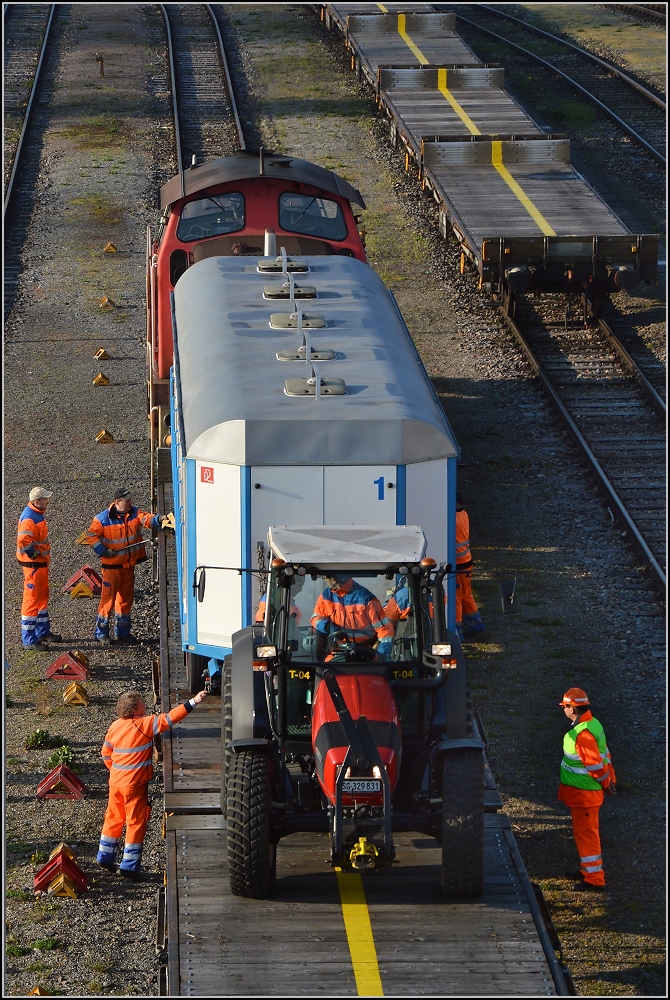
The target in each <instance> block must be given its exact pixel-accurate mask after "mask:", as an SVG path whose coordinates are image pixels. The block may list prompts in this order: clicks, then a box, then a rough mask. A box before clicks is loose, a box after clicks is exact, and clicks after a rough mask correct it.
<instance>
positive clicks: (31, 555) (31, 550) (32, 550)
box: [26, 545, 37, 559]
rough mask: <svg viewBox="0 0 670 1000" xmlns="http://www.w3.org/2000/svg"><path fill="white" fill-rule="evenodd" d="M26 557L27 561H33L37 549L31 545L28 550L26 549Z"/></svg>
mask: <svg viewBox="0 0 670 1000" xmlns="http://www.w3.org/2000/svg"><path fill="white" fill-rule="evenodd" d="M26 555H27V556H28V558H29V559H34V558H35V556H36V555H37V549H36V548H35V547H34V546H33V545H31V546H30V548H29V549H26Z"/></svg>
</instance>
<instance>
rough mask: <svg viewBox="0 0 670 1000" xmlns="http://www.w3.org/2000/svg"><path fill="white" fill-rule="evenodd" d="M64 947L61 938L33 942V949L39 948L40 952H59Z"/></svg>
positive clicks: (41, 939)
mask: <svg viewBox="0 0 670 1000" xmlns="http://www.w3.org/2000/svg"><path fill="white" fill-rule="evenodd" d="M62 947H63V942H62V941H61V939H60V938H55V937H46V938H39V939H38V940H37V941H33V948H37V950H38V951H57V950H58V949H59V948H62Z"/></svg>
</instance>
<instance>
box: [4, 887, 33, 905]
mask: <svg viewBox="0 0 670 1000" xmlns="http://www.w3.org/2000/svg"><path fill="white" fill-rule="evenodd" d="M5 896H6V897H7V899H17V900H18V901H19V902H20V903H29V902H30V900H31V899H34V895H33V893H32V892H28V891H27V890H26V889H7V891H6V893H5Z"/></svg>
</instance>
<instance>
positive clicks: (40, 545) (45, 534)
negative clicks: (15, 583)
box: [16, 486, 61, 649]
mask: <svg viewBox="0 0 670 1000" xmlns="http://www.w3.org/2000/svg"><path fill="white" fill-rule="evenodd" d="M52 496H53V493H52V492H51V490H45V489H44V487H43V486H35V487H34V488H33V489H32V490H31V491H30V495H29V497H28V501H29V502H28V506H27V507H25V508H24V509H23V512H22V514H21V517H20V518H19V527H18V533H17V541H16V558H17V560H18V562H19V564H20V566H21V569H22V570H23V602H22V604H21V641H22V642H23V645H24V646H25V647H26V648H27V649H48V648H49V647H48V646H47V644H46V640H48V639H51V641H52V642H61V637H60V636H59V635H56V633H55V632H52V631H51V624H50V622H49V562H50V560H51V545H50V544H49V528H48V525H47V519H46V516H45V515H46V509H47V507H48V506H49V500H50V498H51V497H52Z"/></svg>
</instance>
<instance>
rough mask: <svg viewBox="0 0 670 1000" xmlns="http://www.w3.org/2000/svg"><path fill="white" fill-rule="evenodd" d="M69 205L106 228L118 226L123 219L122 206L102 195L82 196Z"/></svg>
mask: <svg viewBox="0 0 670 1000" xmlns="http://www.w3.org/2000/svg"><path fill="white" fill-rule="evenodd" d="M69 204H70V205H73V206H75V207H76V208H82V209H84V210H85V213H86V214H87V215H89V216H90V217H91V218H92V219H95V221H96V222H100V223H103V224H104V225H107V226H115V225H118V223H119V222H121V220H122V218H123V212H124V209H123V206H122V205H121V204H119V203H118V202H115V201H112V199H111V198H106V197H105V196H104V195H96V194H90V195H84V196H82V197H81V198H73V199H72V200H71V201H70V202H69Z"/></svg>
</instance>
